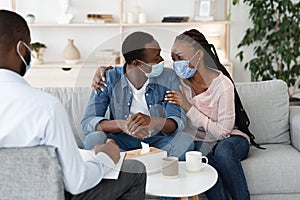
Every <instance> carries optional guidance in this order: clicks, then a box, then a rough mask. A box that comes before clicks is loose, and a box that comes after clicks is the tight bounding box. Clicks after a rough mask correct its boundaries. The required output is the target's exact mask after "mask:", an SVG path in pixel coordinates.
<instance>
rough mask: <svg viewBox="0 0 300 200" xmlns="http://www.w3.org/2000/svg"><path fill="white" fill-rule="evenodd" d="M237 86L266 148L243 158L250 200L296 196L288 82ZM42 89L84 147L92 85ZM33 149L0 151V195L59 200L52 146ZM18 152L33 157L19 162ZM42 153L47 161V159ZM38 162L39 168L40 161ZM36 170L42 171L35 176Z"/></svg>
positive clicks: (299, 158)
mask: <svg viewBox="0 0 300 200" xmlns="http://www.w3.org/2000/svg"><path fill="white" fill-rule="evenodd" d="M236 85H237V89H238V92H239V94H240V96H241V99H242V102H243V104H244V108H245V109H246V111H247V113H248V115H249V118H250V121H251V124H250V130H251V131H252V132H253V133H254V135H255V136H256V142H257V143H259V144H262V145H263V146H264V147H266V150H260V149H256V148H254V147H251V150H250V154H249V157H248V158H247V159H246V160H245V161H243V162H242V165H243V168H244V171H245V174H246V178H247V182H248V187H249V190H250V193H251V199H253V200H270V199H276V200H298V199H300V187H299V186H300V152H299V150H300V107H289V102H288V94H287V86H286V84H285V82H283V81H279V80H274V81H265V82H258V83H237V84H236ZM42 90H44V91H46V92H48V93H51V94H52V95H54V96H57V97H58V98H59V99H60V100H61V101H62V103H63V104H64V105H65V108H66V109H67V112H68V114H69V120H70V123H71V124H72V127H73V131H74V136H75V138H76V141H77V143H78V146H79V147H80V146H82V141H83V139H84V136H83V135H82V133H81V130H80V120H81V117H82V115H83V112H84V109H85V106H86V103H87V100H88V98H89V96H90V93H91V89H90V88H75V89H74V88H43V89H42ZM46 149H51V148H50V147H46ZM31 150H33V151H34V155H35V156H32V153H33V152H28V149H26V148H24V149H22V148H21V149H18V150H16V149H2V150H0V159H1V164H0V167H1V170H0V180H1V181H0V182H1V185H0V199H41V198H39V196H38V197H33V196H28V193H34V192H35V191H42V190H45V188H47V189H46V194H48V195H49V197H48V198H47V197H46V196H45V198H42V199H61V197H62V196H61V195H62V194H63V189H62V182H61V181H59V179H57V176H58V177H59V176H61V173H60V171H59V170H56V169H59V164H58V162H57V159H55V158H53V149H52V150H50V151H52V153H51V154H49V155H45V148H42V149H41V148H36V147H35V148H31ZM46 154H47V153H46ZM20 157H21V158H22V157H30V158H32V159H22V160H21V161H20V160H19V159H20ZM45 157H48V158H49V159H50V160H47V159H46V161H45V160H44V158H45ZM33 158H35V159H33ZM42 158H43V159H42ZM14 159H16V160H18V162H19V164H20V165H19V166H21V167H20V168H22V169H24V170H29V172H25V171H24V172H22V173H25V174H27V175H26V176H23V175H22V174H18V173H15V172H16V171H18V170H19V168H17V167H15V166H14V163H15V161H13V160H14ZM3 160H8V162H3ZM39 162H40V165H42V166H43V167H40V166H39V165H38V163H39ZM45 163H46V164H45ZM50 164H51V165H50ZM52 168H53V169H54V170H52ZM3 169H4V170H3ZM30 171H35V174H31V173H32V172H30ZM43 171H44V172H43ZM37 174H46V176H41V177H39V176H38V175H37ZM3 180H5V181H3ZM36 181H38V183H36ZM48 182H50V183H48ZM53 183H56V185H55V184H53ZM29 184H34V188H31V189H30V188H27V187H26V186H28V185H29ZM16 185H18V187H19V188H27V189H24V190H20V189H19V188H18V187H15V186H16ZM45 185H47V186H45ZM8 187H12V188H8ZM7 191H9V192H7ZM53 193H55V194H53ZM36 194H37V195H39V193H36ZM43 195H45V194H43Z"/></svg>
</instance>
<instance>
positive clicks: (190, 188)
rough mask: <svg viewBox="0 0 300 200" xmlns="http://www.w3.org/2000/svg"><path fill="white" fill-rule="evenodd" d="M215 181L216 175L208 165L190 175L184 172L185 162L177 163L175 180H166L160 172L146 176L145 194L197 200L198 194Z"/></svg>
mask: <svg viewBox="0 0 300 200" xmlns="http://www.w3.org/2000/svg"><path fill="white" fill-rule="evenodd" d="M217 179H218V173H217V171H216V170H215V169H214V168H213V167H212V166H210V165H205V166H204V167H203V168H202V169H201V171H200V172H194V173H191V172H187V171H186V168H185V162H179V175H178V177H177V178H173V179H170V178H166V177H164V176H163V175H162V173H161V172H160V173H156V174H151V175H148V177H147V185H146V193H147V194H148V195H152V196H161V197H181V199H188V197H193V199H198V194H201V193H204V192H205V191H207V190H208V189H210V188H211V187H212V186H214V185H215V183H216V182H217Z"/></svg>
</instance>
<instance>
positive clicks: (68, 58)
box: [64, 39, 80, 65]
mask: <svg viewBox="0 0 300 200" xmlns="http://www.w3.org/2000/svg"><path fill="white" fill-rule="evenodd" d="M64 60H65V63H66V64H71V65H74V64H77V63H79V62H80V52H79V50H78V49H77V47H76V46H75V45H74V40H72V39H68V44H67V46H66V47H65V49H64Z"/></svg>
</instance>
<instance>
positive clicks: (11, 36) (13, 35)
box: [0, 10, 30, 51]
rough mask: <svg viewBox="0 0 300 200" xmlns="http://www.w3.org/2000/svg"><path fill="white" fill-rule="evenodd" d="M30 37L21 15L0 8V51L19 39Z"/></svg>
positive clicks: (7, 48) (13, 45) (13, 44)
mask: <svg viewBox="0 0 300 200" xmlns="http://www.w3.org/2000/svg"><path fill="white" fill-rule="evenodd" d="M29 38H30V32H29V28H28V26H27V23H26V21H25V20H24V18H23V17H21V16H20V15H18V14H17V13H15V12H12V11H8V10H0V51H8V50H10V49H11V48H13V47H15V46H16V45H17V42H18V41H19V40H22V41H24V42H25V41H26V40H28V39H29Z"/></svg>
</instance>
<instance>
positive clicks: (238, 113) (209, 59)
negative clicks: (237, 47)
mask: <svg viewBox="0 0 300 200" xmlns="http://www.w3.org/2000/svg"><path fill="white" fill-rule="evenodd" d="M178 40H179V41H186V42H189V43H190V44H192V45H193V47H194V48H195V49H202V50H204V63H205V65H206V66H209V67H210V68H215V69H218V70H219V71H221V72H222V73H223V74H224V75H225V76H227V77H228V78H229V79H230V81H231V82H232V84H233V86H234V103H235V126H237V128H238V129H239V130H240V131H242V132H244V133H246V134H247V135H248V136H249V138H250V142H251V144H252V145H253V146H255V147H257V148H260V149H264V148H262V147H260V145H258V144H257V143H256V142H255V141H254V139H255V137H254V135H253V134H252V133H251V132H250V131H249V128H248V127H249V125H250V120H249V118H248V115H247V113H246V111H245V110H244V108H243V105H242V102H241V99H240V97H239V95H238V92H237V90H236V88H235V85H234V82H233V80H232V78H231V76H230V75H229V73H228V71H227V70H226V68H225V67H224V66H223V65H222V64H221V63H220V60H219V57H218V55H217V52H216V49H215V47H214V45H212V44H209V43H208V41H207V40H206V38H205V36H204V35H203V34H202V33H201V32H199V31H198V30H196V29H191V30H188V31H185V32H183V33H182V34H180V35H178V36H177V37H176V38H175V41H178ZM206 55H207V56H206Z"/></svg>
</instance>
